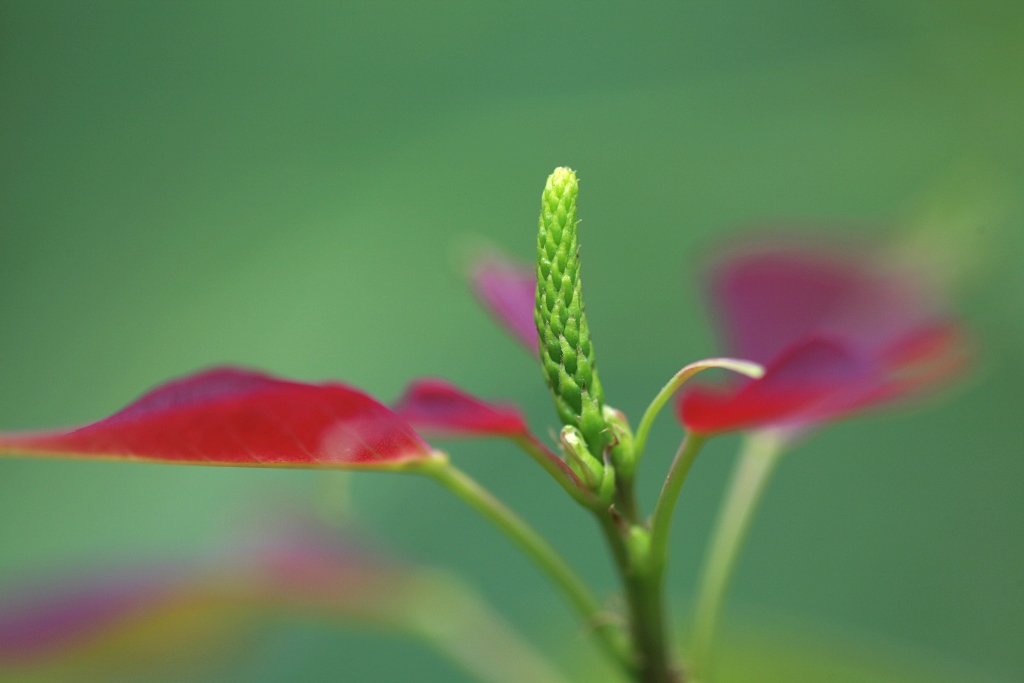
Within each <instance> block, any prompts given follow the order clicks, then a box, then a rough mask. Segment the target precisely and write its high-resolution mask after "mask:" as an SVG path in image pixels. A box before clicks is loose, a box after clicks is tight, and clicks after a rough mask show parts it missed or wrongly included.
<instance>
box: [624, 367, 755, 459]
mask: <svg viewBox="0 0 1024 683" xmlns="http://www.w3.org/2000/svg"><path fill="white" fill-rule="evenodd" d="M711 368H721V369H723V370H732V371H733V372H738V373H740V374H741V375H746V376H747V377H753V378H754V379H758V378H760V377H762V376H763V375H764V367H762V366H761V365H758V364H757V363H752V362H750V361H745V360H736V359H734V358H708V359H707V360H701V361H697V362H696V363H690V364H689V365H687V366H686V367H684V368H683V369H682V370H680V371H679V372H677V373H676V374H675V375H674V376H673V377H672V379H670V380H669V381H668V384H666V385H665V386H663V387H662V388H661V391H659V392H658V395H657V396H655V397H654V400H653V401H651V404H650V405H649V406H647V410H646V411H644V415H643V417H642V418H640V425H639V426H638V427H637V429H636V438H635V439H634V441H633V467H632V469H633V472H635V471H636V469H637V468H638V467H639V466H640V459H641V458H642V457H643V454H644V447H645V446H646V445H647V436H648V434H650V431H651V427H652V426H653V425H654V418H656V417H658V413H659V412H661V409H662V408H663V407H665V404H666V403H667V402H668V400H669V399H670V398H672V394H674V393H676V390H678V389H679V387H681V386H683V384H685V383H686V380H688V379H690V378H691V377H693V376H694V375H696V374H697V373H698V372H702V371H704V370H710V369H711ZM629 474H630V476H632V474H633V473H632V472H631V473H629Z"/></svg>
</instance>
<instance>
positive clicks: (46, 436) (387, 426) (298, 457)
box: [0, 368, 430, 469]
mask: <svg viewBox="0 0 1024 683" xmlns="http://www.w3.org/2000/svg"><path fill="white" fill-rule="evenodd" d="M0 453H17V454H29V455H57V456H79V457H85V458H109V459H118V460H122V459H123V460H143V461H153V462H170V463H182V464H195V465H242V466H254V467H342V468H353V467H355V468H385V469H394V468H396V467H401V466H402V465H403V464H404V463H409V462H413V461H418V460H421V459H423V458H426V457H428V456H429V454H430V447H429V446H428V445H427V444H426V443H424V442H423V441H422V439H420V437H419V436H417V435H416V433H415V432H414V431H413V430H412V429H411V428H410V427H409V425H407V424H406V423H405V422H404V421H403V420H402V419H401V418H399V417H398V416H396V415H395V414H394V413H393V412H391V411H390V410H389V409H388V408H387V407H385V406H384V405H382V404H380V403H378V402H377V401H376V400H374V399H373V398H371V397H370V396H368V395H366V394H365V393H363V392H361V391H359V390H357V389H353V388H351V387H348V386H345V385H343V384H335V383H328V384H305V383H301V382H291V381H286V380H281V379H277V378H274V377H270V376H268V375H264V374H260V373H256V372H252V371H248V370H241V369H237V368H217V369H213V370H208V371H206V372H201V373H199V374H196V375H192V376H189V377H185V378H182V379H178V380H175V381H173V382H170V383H168V384H165V385H163V386H161V387H158V388H157V389H154V390H152V391H150V392H149V393H147V394H146V395H144V396H142V397H141V398H139V399H138V400H137V401H135V402H134V403H132V404H131V405H129V406H128V407H126V408H124V409H123V410H121V411H120V412H118V413H115V414H114V415H112V416H110V417H108V418H105V419H103V420H100V421H99V422H95V423H93V424H90V425H87V426H84V427H79V428H72V429H60V430H51V431H43V432H32V433H0Z"/></svg>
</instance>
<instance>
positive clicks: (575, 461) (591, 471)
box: [559, 425, 605, 491]
mask: <svg viewBox="0 0 1024 683" xmlns="http://www.w3.org/2000/svg"><path fill="white" fill-rule="evenodd" d="M559 441H561V442H562V450H563V451H565V459H566V461H567V462H568V463H569V467H570V468H572V471H573V472H575V473H576V475H577V476H578V477H579V478H580V479H582V480H583V482H584V483H585V484H586V485H587V488H589V489H591V490H592V491H593V490H597V489H598V488H599V487H600V485H601V482H602V481H604V478H605V473H604V469H605V468H604V465H603V464H602V463H601V461H600V460H598V459H597V458H595V457H594V456H593V455H592V454H591V452H590V451H589V450H587V443H586V441H585V440H584V439H583V435H582V434H581V433H580V430H578V429H576V428H575V427H573V426H572V425H566V426H564V427H562V432H561V434H559Z"/></svg>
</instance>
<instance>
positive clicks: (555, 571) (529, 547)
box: [419, 455, 629, 667]
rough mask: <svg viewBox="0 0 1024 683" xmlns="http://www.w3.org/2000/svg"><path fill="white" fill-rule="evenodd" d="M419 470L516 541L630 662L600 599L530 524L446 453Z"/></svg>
mask: <svg viewBox="0 0 1024 683" xmlns="http://www.w3.org/2000/svg"><path fill="white" fill-rule="evenodd" d="M419 471H420V472H422V473H424V474H426V475H428V476H430V477H432V478H433V479H434V480H435V481H437V482H438V483H440V484H441V485H442V486H444V487H445V488H447V489H448V490H449V491H451V492H452V493H454V494H455V495H456V496H458V497H459V498H461V499H462V500H463V501H464V502H466V503H467V504H468V505H469V506H470V507H472V508H474V509H475V510H476V511H477V512H479V513H480V514H481V515H483V516H484V517H485V518H486V519H487V520H489V521H490V522H491V523H493V524H494V525H495V526H496V527H498V529H500V530H501V531H502V532H503V533H504V534H505V535H506V536H508V537H509V538H510V539H511V540H512V541H513V542H514V543H515V544H516V545H518V546H519V548H520V549H521V550H522V551H523V552H524V553H525V554H526V556H527V557H529V558H530V559H531V560H533V562H534V563H535V564H536V565H537V566H538V567H540V569H541V570H542V571H543V572H544V573H545V574H546V575H547V577H548V578H549V579H550V580H551V582H552V583H554V585H555V586H556V587H557V588H558V589H559V590H561V592H562V593H563V595H564V596H565V597H566V599H567V600H568V601H569V604H570V605H571V606H572V607H573V608H574V609H575V610H576V612H577V613H578V614H579V615H580V617H581V618H582V619H583V621H584V622H585V623H586V624H587V626H588V627H589V628H590V629H591V630H592V633H593V634H594V636H595V637H596V638H597V639H598V641H599V642H600V644H601V645H602V649H603V650H604V651H605V652H607V653H608V655H609V656H610V657H611V658H612V659H614V660H615V661H616V662H617V663H618V664H619V665H620V666H623V667H628V666H629V662H628V656H627V654H626V644H625V643H624V642H623V640H622V634H621V632H620V631H618V630H617V629H616V628H615V627H614V626H613V625H612V624H611V623H609V621H608V619H607V617H606V615H605V613H604V607H603V606H602V605H601V603H600V601H598V599H597V598H596V597H595V596H594V594H593V593H591V591H590V589H589V588H588V587H587V585H586V583H584V581H583V580H582V579H581V578H580V577H579V575H578V574H576V572H575V571H574V570H573V569H572V567H570V566H569V564H568V563H567V562H566V561H565V560H564V559H562V557H561V555H559V554H558V552H557V551H556V550H555V549H554V548H552V547H551V545H550V544H549V543H548V542H547V541H545V540H544V539H543V538H542V537H541V536H540V534H538V533H537V532H536V531H535V530H534V529H533V527H531V526H530V525H529V524H527V523H526V522H525V521H523V519H522V518H520V517H519V516H518V515H517V514H516V513H514V512H513V511H512V510H510V509H509V508H508V507H507V506H506V505H505V504H504V503H502V502H501V501H500V500H498V499H497V498H495V497H494V495H493V494H491V493H490V492H489V491H488V490H487V489H485V488H484V487H483V486H481V485H480V484H479V483H477V482H476V481H475V480H474V479H472V478H471V477H470V476H469V475H468V474H466V473H465V472H463V471H462V470H460V469H458V468H456V467H455V466H454V465H452V464H451V463H450V462H449V461H448V459H447V458H446V457H441V456H440V455H439V456H438V457H435V458H432V459H430V460H428V461H426V462H425V463H424V464H422V465H421V466H420V467H419Z"/></svg>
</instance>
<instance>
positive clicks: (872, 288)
mask: <svg viewBox="0 0 1024 683" xmlns="http://www.w3.org/2000/svg"><path fill="white" fill-rule="evenodd" d="M927 284H928V283H927V282H926V281H925V280H924V279H923V278H921V277H916V276H915V273H914V272H913V271H912V270H911V269H907V268H905V267H903V268H896V267H894V266H893V265H891V264H890V265H886V264H884V263H883V262H880V261H879V260H878V259H875V258H872V257H871V255H870V254H868V253H866V252H862V251H858V250H857V249H847V250H845V251H842V252H840V251H839V250H838V249H833V250H827V249H820V248H816V247H808V246H806V245H802V246H790V245H780V244H767V245H760V246H757V247H754V248H749V249H745V250H741V251H736V252H733V253H731V254H729V255H728V256H727V257H726V258H724V259H722V260H721V261H720V262H719V263H717V264H716V266H715V267H714V269H713V271H712V274H711V300H712V304H713V305H714V307H715V311H716V312H717V313H718V316H719V321H720V323H721V326H722V328H723V332H724V335H725V338H726V344H727V346H728V347H729V352H730V353H732V354H735V355H737V356H739V357H742V358H747V359H750V360H753V361H756V362H759V363H762V364H764V365H765V374H764V376H763V377H762V378H761V379H758V380H752V381H742V382H736V383H733V384H731V385H728V386H726V387H724V388H717V389H711V388H708V387H700V386H698V387H694V388H692V389H691V390H690V391H688V392H686V393H685V394H684V395H683V396H682V397H681V399H680V402H679V412H680V418H681V419H682V421H683V423H684V424H685V425H686V426H687V427H688V428H689V429H692V430H694V431H698V432H703V433H711V432H719V431H727V430H735V429H753V428H764V427H772V428H774V427H780V428H786V429H798V430H799V429H802V428H806V427H808V426H811V425H813V424H815V423H820V422H823V421H826V420H829V419H835V418H838V417H842V416H844V415H847V414H850V413H852V412H855V411H857V410H861V409H864V408H868V407H872V406H875V405H881V404H884V403H888V402H891V401H896V400H900V399H905V398H909V397H911V396H914V395H916V394H919V393H921V392H923V391H927V390H928V389H932V388H934V387H936V386H938V385H940V384H941V383H942V382H944V381H947V380H949V379H950V378H951V377H952V376H954V375H955V374H956V373H957V372H959V371H961V370H962V369H963V367H964V365H965V364H966V359H967V355H968V354H967V344H966V341H965V334H964V333H963V331H962V330H961V329H960V326H959V325H958V323H956V321H954V320H953V319H952V318H950V317H949V316H948V314H946V313H945V311H944V310H943V309H942V307H941V306H940V305H939V303H938V302H939V297H938V294H937V293H936V292H934V291H932V289H930V288H929V287H928V286H927Z"/></svg>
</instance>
